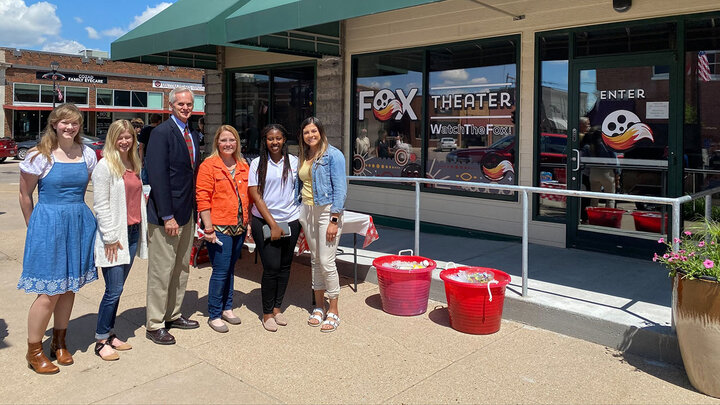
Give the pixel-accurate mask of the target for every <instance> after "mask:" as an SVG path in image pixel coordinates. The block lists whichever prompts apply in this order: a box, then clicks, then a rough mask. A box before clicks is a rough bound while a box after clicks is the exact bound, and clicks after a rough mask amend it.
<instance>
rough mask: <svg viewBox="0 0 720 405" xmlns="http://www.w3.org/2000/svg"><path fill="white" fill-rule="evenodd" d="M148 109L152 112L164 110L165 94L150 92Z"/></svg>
mask: <svg viewBox="0 0 720 405" xmlns="http://www.w3.org/2000/svg"><path fill="white" fill-rule="evenodd" d="M196 97H197V96H196ZM203 99H204V97H203ZM147 107H148V108H150V109H152V110H162V109H163V93H156V92H149V93H148V101H147ZM203 107H204V105H203Z"/></svg>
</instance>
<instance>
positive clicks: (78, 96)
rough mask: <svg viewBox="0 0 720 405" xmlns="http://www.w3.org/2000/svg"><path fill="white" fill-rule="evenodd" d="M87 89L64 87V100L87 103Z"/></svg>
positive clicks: (81, 103)
mask: <svg viewBox="0 0 720 405" xmlns="http://www.w3.org/2000/svg"><path fill="white" fill-rule="evenodd" d="M88 90H89V89H88V88H87V87H71V86H67V87H65V102H68V103H75V104H80V105H87V104H88Z"/></svg>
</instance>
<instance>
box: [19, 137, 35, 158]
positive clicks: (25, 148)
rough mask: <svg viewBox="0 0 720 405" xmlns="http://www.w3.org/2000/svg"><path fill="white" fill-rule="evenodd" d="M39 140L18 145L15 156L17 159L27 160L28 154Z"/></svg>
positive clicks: (31, 140)
mask: <svg viewBox="0 0 720 405" xmlns="http://www.w3.org/2000/svg"><path fill="white" fill-rule="evenodd" d="M39 141H40V140H39V139H30V140H29V141H22V142H18V143H17V149H18V151H17V155H15V159H19V160H25V156H27V152H28V151H29V150H30V149H32V148H34V147H35V145H37V143H38V142H39Z"/></svg>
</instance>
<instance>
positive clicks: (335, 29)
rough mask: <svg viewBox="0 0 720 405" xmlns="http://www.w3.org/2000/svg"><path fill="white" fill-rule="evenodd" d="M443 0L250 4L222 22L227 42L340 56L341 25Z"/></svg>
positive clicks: (262, 0)
mask: <svg viewBox="0 0 720 405" xmlns="http://www.w3.org/2000/svg"><path fill="white" fill-rule="evenodd" d="M439 1H442V0H393V1H388V0H362V1H356V0H250V1H247V2H246V3H245V4H244V5H243V6H241V7H240V8H238V9H237V10H236V11H235V12H233V13H232V14H230V15H229V16H228V17H227V18H226V19H225V30H226V33H227V37H226V39H227V41H228V42H231V43H235V44H241V45H250V46H258V47H263V48H268V49H269V50H271V51H274V52H285V53H297V54H306V55H311V56H320V55H340V21H342V20H346V19H349V18H355V17H360V16H365V15H370V14H376V13H382V12H386V11H391V10H397V9H401V8H406V7H413V6H419V5H422V4H428V3H435V2H439Z"/></svg>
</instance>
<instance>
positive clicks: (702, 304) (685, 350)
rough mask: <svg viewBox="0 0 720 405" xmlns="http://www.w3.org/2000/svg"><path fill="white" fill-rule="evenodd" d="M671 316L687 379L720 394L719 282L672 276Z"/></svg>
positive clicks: (703, 390) (706, 389)
mask: <svg viewBox="0 0 720 405" xmlns="http://www.w3.org/2000/svg"><path fill="white" fill-rule="evenodd" d="M672 298H673V299H672V311H673V319H674V320H675V327H676V330H677V336H678V343H679V345H680V354H681V355H682V359H683V364H684V365H685V371H686V372H687V375H688V378H689V379H690V383H691V384H692V385H693V387H695V388H696V389H697V390H698V391H700V392H702V393H704V394H706V395H710V396H713V397H718V398H720V283H718V282H716V281H707V280H702V279H694V280H688V279H683V278H682V274H681V273H679V272H678V274H677V275H676V276H675V277H674V278H673V297H672Z"/></svg>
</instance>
